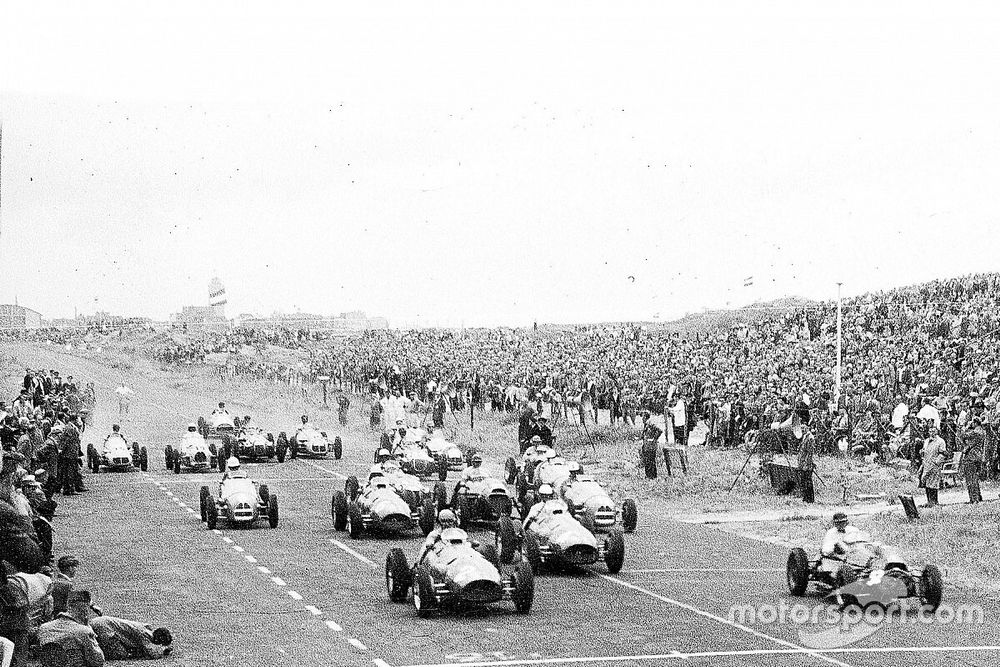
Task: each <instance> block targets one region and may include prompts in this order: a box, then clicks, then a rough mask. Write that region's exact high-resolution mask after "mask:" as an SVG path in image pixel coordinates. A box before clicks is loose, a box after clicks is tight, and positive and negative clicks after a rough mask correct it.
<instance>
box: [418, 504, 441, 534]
mask: <svg viewBox="0 0 1000 667" xmlns="http://www.w3.org/2000/svg"><path fill="white" fill-rule="evenodd" d="M437 513H438V509H437V507H436V506H435V504H434V499H433V498H424V503H423V505H421V506H420V519H419V520H418V521H417V523H418V524H419V525H420V532H422V533H423V534H424V535H430V534H431V531H432V530H434V520H435V519H436V518H437Z"/></svg>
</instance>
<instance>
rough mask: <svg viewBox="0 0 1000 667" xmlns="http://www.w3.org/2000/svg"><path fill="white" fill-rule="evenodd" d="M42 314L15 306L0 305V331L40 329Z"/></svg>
mask: <svg viewBox="0 0 1000 667" xmlns="http://www.w3.org/2000/svg"><path fill="white" fill-rule="evenodd" d="M41 327H42V314H41V313H39V312H38V311H35V310H32V309H31V308H25V307H24V306H18V305H16V304H9V303H8V304H0V329H40V328H41Z"/></svg>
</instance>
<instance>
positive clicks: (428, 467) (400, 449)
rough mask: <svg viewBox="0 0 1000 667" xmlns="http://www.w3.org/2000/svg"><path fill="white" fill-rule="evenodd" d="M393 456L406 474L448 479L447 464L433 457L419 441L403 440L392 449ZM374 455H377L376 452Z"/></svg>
mask: <svg viewBox="0 0 1000 667" xmlns="http://www.w3.org/2000/svg"><path fill="white" fill-rule="evenodd" d="M392 455H393V457H394V458H395V459H396V460H397V461H398V462H399V467H400V468H401V469H402V470H403V472H405V473H406V474H408V475H415V476H417V477H437V478H438V479H440V480H445V479H448V464H447V462H446V461H442V460H440V459H437V458H435V457H434V456H432V455H431V453H430V451H428V450H427V448H426V447H424V445H422V444H421V443H420V442H419V441H416V442H412V441H407V440H404V441H403V442H402V443H400V444H397V445H396V447H395V449H394V450H392ZM376 456H378V454H377V452H376Z"/></svg>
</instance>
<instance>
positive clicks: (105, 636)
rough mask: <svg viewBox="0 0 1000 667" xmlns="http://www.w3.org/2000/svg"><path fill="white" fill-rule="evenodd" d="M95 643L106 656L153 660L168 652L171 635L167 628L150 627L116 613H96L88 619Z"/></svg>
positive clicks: (117, 658)
mask: <svg viewBox="0 0 1000 667" xmlns="http://www.w3.org/2000/svg"><path fill="white" fill-rule="evenodd" d="M90 627H91V629H92V630H93V631H94V634H96V635H97V643H98V645H100V647H101V651H103V652H104V657H105V659H107V660H155V659H157V658H164V657H166V656H168V655H170V651H171V649H170V644H171V643H172V642H173V635H171V633H170V630H168V629H167V628H156V629H155V630H154V629H153V627H152V626H150V625H149V624H147V623H138V622H136V621H130V620H128V619H124V618H118V617H117V616H98V617H96V618H93V619H91V620H90Z"/></svg>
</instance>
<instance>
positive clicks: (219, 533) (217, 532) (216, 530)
mask: <svg viewBox="0 0 1000 667" xmlns="http://www.w3.org/2000/svg"><path fill="white" fill-rule="evenodd" d="M212 532H213V533H215V534H216V535H222V531H221V530H219V529H218V528H213V529H212Z"/></svg>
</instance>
